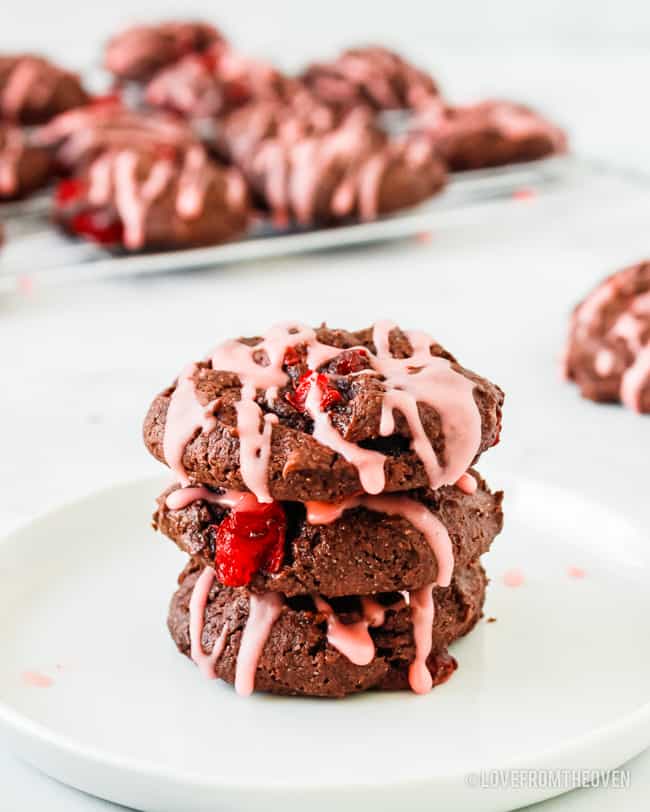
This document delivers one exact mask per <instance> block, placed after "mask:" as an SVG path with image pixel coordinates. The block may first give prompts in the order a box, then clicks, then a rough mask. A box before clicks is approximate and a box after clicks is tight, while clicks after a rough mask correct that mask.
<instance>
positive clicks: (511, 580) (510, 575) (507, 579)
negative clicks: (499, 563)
mask: <svg viewBox="0 0 650 812" xmlns="http://www.w3.org/2000/svg"><path fill="white" fill-rule="evenodd" d="M525 580H526V579H525V577H524V573H523V572H522V571H521V570H520V569H511V570H507V571H506V572H504V573H503V583H504V584H505V585H506V586H512V587H516V586H521V585H522V584H523V583H524V581H525Z"/></svg>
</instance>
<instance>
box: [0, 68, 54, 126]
mask: <svg viewBox="0 0 650 812" xmlns="http://www.w3.org/2000/svg"><path fill="white" fill-rule="evenodd" d="M39 80H40V82H41V83H42V84H45V77H44V76H43V72H42V70H41V62H40V60H38V59H35V58H33V57H29V56H27V57H23V58H21V59H19V60H18V61H17V62H16V64H15V66H14V68H13V69H12V70H11V72H10V74H9V77H8V79H7V80H6V83H5V86H4V88H3V89H2V93H1V94H0V95H1V98H2V104H1V107H2V113H3V114H4V115H5V116H6V117H7V118H11V119H13V118H16V117H17V116H18V114H19V113H20V108H21V107H22V106H23V104H24V103H25V102H26V101H27V98H28V97H29V94H30V91H31V90H32V88H33V87H35V86H36V83H37V82H38V81H39Z"/></svg>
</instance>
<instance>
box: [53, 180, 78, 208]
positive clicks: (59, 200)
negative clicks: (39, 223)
mask: <svg viewBox="0 0 650 812" xmlns="http://www.w3.org/2000/svg"><path fill="white" fill-rule="evenodd" d="M85 193H86V182H85V181H83V180H80V179H79V178H70V179H69V180H62V181H61V182H60V183H59V185H58V186H57V187H56V192H55V193H54V200H55V203H56V205H57V206H59V207H62V206H66V205H67V204H68V203H74V202H75V201H76V200H79V199H80V198H81V197H83V196H84V194H85Z"/></svg>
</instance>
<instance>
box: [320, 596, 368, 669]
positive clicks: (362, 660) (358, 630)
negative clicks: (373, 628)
mask: <svg viewBox="0 0 650 812" xmlns="http://www.w3.org/2000/svg"><path fill="white" fill-rule="evenodd" d="M314 604H315V605H316V609H317V610H318V611H319V612H321V613H322V614H324V615H325V616H326V617H327V641H328V643H329V644H330V645H331V646H333V647H334V648H335V649H336V650H337V651H340V652H341V654H343V656H344V657H347V659H348V660H350V662H351V663H354V664H355V665H368V664H369V663H371V662H372V661H373V660H374V658H375V644H374V642H373V640H372V637H371V636H370V633H369V632H368V625H369V624H368V620H366V619H365V618H364V619H363V620H359V621H357V622H356V623H342V622H341V621H340V620H339V618H338V617H337V615H336V613H335V612H334V611H333V609H332V607H331V606H330V605H329V603H327V601H325V600H324V599H323V598H321V597H319V596H314Z"/></svg>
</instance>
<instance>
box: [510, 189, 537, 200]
mask: <svg viewBox="0 0 650 812" xmlns="http://www.w3.org/2000/svg"><path fill="white" fill-rule="evenodd" d="M533 197H537V192H536V191H535V190H534V189H530V188H529V187H527V186H522V188H521V189H515V191H514V192H513V193H512V199H513V200H532V198H533Z"/></svg>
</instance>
